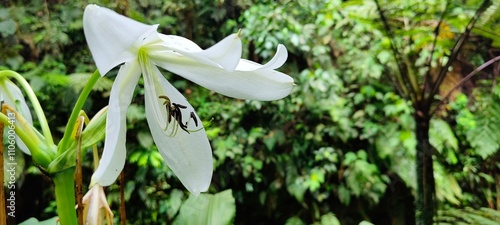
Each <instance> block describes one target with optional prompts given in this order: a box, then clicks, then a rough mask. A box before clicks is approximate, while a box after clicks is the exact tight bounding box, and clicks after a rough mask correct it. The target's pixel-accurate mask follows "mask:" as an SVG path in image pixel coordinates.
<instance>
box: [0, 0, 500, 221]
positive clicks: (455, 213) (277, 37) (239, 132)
mask: <svg viewBox="0 0 500 225" xmlns="http://www.w3.org/2000/svg"><path fill="white" fill-rule="evenodd" d="M482 2H483V1H480V0H456V1H445V0H424V1H421V0H380V1H379V4H380V6H381V8H377V5H376V2H375V1H372V0H353V1H341V0H331V1H328V0H309V1H307V0H297V1H292V0H288V1H287V0H280V1H270V0H269V1H268V0H261V1H252V0H190V1H182V0H168V1H161V0H141V1H136V0H118V1H64V0H46V1H37V0H33V1H18V0H1V1H0V37H1V39H0V67H1V68H2V69H11V70H15V71H17V72H19V73H21V74H22V75H23V76H24V77H25V78H26V79H28V81H29V82H30V84H31V85H32V87H33V89H34V90H35V92H36V94H37V96H38V98H39V100H40V101H41V102H42V106H43V108H44V110H45V114H46V115H47V117H48V120H49V124H50V126H51V129H52V132H53V133H54V136H55V138H56V139H57V138H61V136H62V132H63V128H64V126H65V123H66V121H67V119H68V117H69V114H70V112H71V110H72V107H73V105H74V103H75V101H76V98H77V97H78V95H79V92H80V91H81V90H82V88H83V85H84V84H85V81H86V79H88V78H89V76H90V74H91V73H92V72H93V71H95V69H96V67H95V65H94V63H93V59H92V57H91V55H90V52H89V50H88V47H87V45H86V42H85V39H84V35H83V31H82V15H83V10H84V8H85V6H86V5H87V4H89V3H96V4H99V5H102V6H106V7H109V8H111V9H114V10H116V11H117V12H119V13H121V14H124V15H127V16H129V17H131V18H134V19H136V20H138V21H141V22H144V23H147V24H159V31H160V32H162V33H165V34H173V35H179V36H183V37H186V38H189V39H191V40H193V41H194V42H196V43H198V44H199V45H200V46H201V47H202V48H208V47H210V46H211V45H213V44H214V43H216V42H218V41H220V40H222V39H223V38H224V37H225V36H227V35H229V34H232V33H236V32H238V31H240V30H241V35H240V36H241V39H242V40H243V42H244V55H243V58H248V59H251V60H254V61H257V62H260V63H265V62H267V61H268V60H269V59H270V58H271V57H272V56H273V55H274V53H275V51H276V47H277V45H278V44H279V43H281V44H284V45H285V46H286V47H287V49H288V51H289V59H288V61H287V63H286V64H285V66H283V67H282V68H280V69H279V70H280V71H282V72H285V73H287V74H290V75H291V76H292V77H293V78H294V80H295V82H296V85H295V87H294V89H293V91H292V93H291V94H290V96H288V97H286V98H284V99H282V100H277V101H272V102H258V101H245V100H238V99H231V98H227V97H225V96H222V95H219V94H217V93H214V92H212V91H210V90H207V89H204V88H202V87H200V86H197V85H196V84H193V83H191V82H189V81H186V80H184V79H182V78H180V77H178V76H176V75H174V74H169V73H168V72H166V71H164V74H165V75H166V76H167V78H168V79H169V81H170V82H172V83H173V84H174V86H175V87H177V88H178V89H179V90H180V91H181V93H183V94H184V95H185V96H186V98H187V99H188V100H189V102H190V103H191V104H192V105H193V106H194V108H195V109H196V110H197V113H198V114H199V116H200V118H201V119H202V120H204V121H205V122H208V121H211V122H210V124H209V125H208V126H207V127H206V130H207V134H208V136H209V140H210V142H211V144H212V148H213V157H214V166H215V170H214V176H213V180H212V185H211V187H210V190H209V193H219V192H222V191H226V190H230V192H229V193H230V194H231V195H229V197H231V196H232V197H233V198H234V201H233V202H232V203H231V201H229V204H226V205H223V206H222V207H227V209H224V210H225V213H224V214H225V215H224V216H226V217H229V218H230V220H231V221H232V223H234V224H241V225H250V224H252V225H253V224H289V225H294V224H297V225H299V224H324V225H327V224H337V223H341V224H359V223H360V222H362V221H365V222H370V223H373V224H415V202H416V198H417V197H418V194H417V189H416V187H417V182H416V178H417V174H416V162H417V161H416V155H417V143H418V142H419V141H425V140H419V139H418V138H417V135H416V131H417V130H416V123H415V118H416V117H415V115H418V113H419V111H418V110H415V108H416V107H415V104H414V103H415V101H416V100H418V99H412V98H411V95H409V94H408V92H407V93H405V91H404V90H403V91H402V90H401V89H404V87H408V84H407V83H405V82H404V80H403V82H398V81H399V80H398V76H401V70H400V69H401V67H400V66H401V64H404V65H406V68H407V71H412V73H411V74H410V75H411V76H413V78H414V79H415V80H416V81H417V86H413V87H414V88H416V89H422V90H423V89H424V88H425V87H424V85H426V83H424V82H425V79H426V78H425V77H427V78H428V79H436V77H438V76H439V75H438V74H439V73H438V72H439V70H440V69H441V68H442V67H443V66H445V64H446V62H448V61H449V60H453V63H452V64H451V66H450V67H449V69H448V71H447V75H446V77H445V78H444V80H443V82H442V85H441V86H440V88H439V91H438V92H437V93H436V95H435V96H433V97H432V101H430V102H431V103H432V105H431V109H430V112H432V117H431V119H430V122H429V127H430V128H429V137H428V140H427V141H428V142H429V143H430V144H431V146H432V149H433V157H432V160H433V175H434V178H435V190H436V192H435V199H436V201H435V208H436V215H435V217H434V219H435V220H436V221H440V222H442V223H443V224H445V223H449V224H459V223H461V222H462V223H464V224H494V222H495V221H498V220H499V219H500V211H499V210H500V175H499V174H500V161H499V159H500V155H499V151H498V150H499V148H500V101H499V100H500V85H499V84H498V75H499V71H500V64H499V63H498V62H495V63H493V64H491V66H489V67H486V68H485V69H483V70H482V71H481V72H480V73H478V74H476V75H475V76H473V77H471V78H470V79H466V80H464V81H463V82H461V80H463V79H464V78H465V77H466V76H467V75H468V74H469V73H470V72H471V71H473V70H474V69H476V68H477V67H479V66H481V65H483V64H484V63H485V62H487V61H489V60H491V59H493V58H495V57H497V56H498V55H499V53H500V51H499V47H500V36H499V34H500V22H499V21H500V16H499V15H500V13H499V12H500V3H499V1H492V2H491V3H490V4H488V5H487V8H486V9H485V10H484V12H483V13H482V14H481V15H480V17H479V19H478V20H477V22H476V24H475V27H474V29H472V30H471V31H470V32H469V34H468V38H467V39H466V40H465V42H464V44H463V45H462V47H461V49H460V51H458V54H457V55H456V56H455V57H451V56H452V53H453V47H454V46H455V43H456V42H457V40H458V39H459V38H460V36H461V34H462V33H463V32H464V31H465V30H466V27H467V25H468V24H469V21H470V20H471V18H472V17H473V16H474V15H475V13H476V10H478V8H479V7H480V5H481V4H482ZM445 9H446V11H445ZM443 11H445V12H446V13H443ZM381 14H383V15H384V16H385V21H383V20H382V19H381V17H380V15H381ZM384 25H387V26H388V27H389V28H390V29H387V28H388V27H387V26H384ZM437 25H439V27H440V29H439V32H436V27H437ZM388 31H390V32H388ZM394 46H395V47H397V48H398V49H397V50H398V51H397V52H395V51H394V49H393V48H391V47H394ZM431 52H433V58H432V60H429V59H430V55H431ZM395 56H396V57H395ZM398 58H399V59H398ZM116 73H117V70H116V69H115V70H113V71H111V72H110V73H109V74H108V75H107V76H106V77H103V78H102V79H101V80H100V81H99V82H98V84H97V85H96V86H95V88H94V91H93V93H92V94H91V96H90V98H89V100H88V101H87V103H86V105H85V107H84V109H85V111H86V112H87V114H89V115H90V116H92V115H94V114H95V113H96V112H97V111H98V110H99V109H101V108H102V107H104V106H106V105H107V104H108V97H109V91H110V88H111V84H112V81H113V79H114V77H115V75H116ZM141 82H142V81H141ZM460 82H461V83H460ZM459 83H460V86H459V87H458V88H456V89H453V88H454V87H455V86H456V85H458V84H459ZM142 84H143V83H141V85H142ZM141 85H139V87H138V88H137V89H136V95H135V97H134V99H133V102H132V105H131V106H130V108H129V111H128V114H127V121H128V133H127V147H128V153H127V154H128V157H127V162H126V166H125V170H124V172H125V180H126V183H125V186H124V188H125V197H126V203H127V204H126V212H127V223H128V224H172V223H173V222H174V221H175V220H176V218H177V217H179V215H180V208H181V206H182V204H183V203H184V202H185V200H186V199H187V198H188V195H189V193H188V192H187V191H186V190H185V189H184V188H183V186H182V184H180V182H179V181H178V180H177V179H176V178H175V175H174V174H173V173H172V171H170V170H169V168H168V167H166V166H165V165H164V163H163V160H162V158H161V156H160V154H159V153H158V151H157V149H156V146H155V145H154V143H153V140H152V138H151V135H150V133H149V128H148V127H147V122H146V118H145V112H144V91H143V87H142V86H141ZM411 87H412V86H410V88H411ZM448 94H450V95H449V97H448V98H446V99H445V97H446V96H447V95H448ZM442 99H445V100H444V101H443V102H441V100H442ZM440 102H441V103H442V104H439V103H440ZM429 115H430V114H429ZM100 147H101V149H102V144H101V146H100ZM17 156H18V162H19V164H18V166H19V169H20V171H21V170H22V171H23V172H22V173H20V174H19V178H18V184H19V185H18V191H19V194H18V195H17V196H19V199H18V200H17V208H16V211H17V214H16V215H17V216H18V218H16V220H17V221H18V222H20V221H23V220H25V219H28V218H30V217H36V218H39V219H40V220H43V219H48V218H52V217H54V216H55V215H56V211H55V210H56V209H55V202H54V196H53V189H52V185H51V181H50V179H48V178H47V177H46V176H45V175H43V174H42V173H41V172H40V171H39V170H38V169H37V168H36V167H35V166H34V165H33V164H32V162H31V159H30V157H29V156H26V155H22V154H17ZM91 159H92V157H91V151H88V154H86V159H85V163H84V183H85V184H88V182H89V179H90V176H91V174H92V161H91ZM119 189H120V187H119V185H118V183H117V184H114V185H112V186H110V187H108V188H107V189H106V191H107V193H108V200H109V201H110V203H111V207H112V208H113V210H114V212H115V221H118V219H119V212H118V206H119V201H120V199H119ZM365 222H363V223H365ZM177 223H180V222H177Z"/></svg>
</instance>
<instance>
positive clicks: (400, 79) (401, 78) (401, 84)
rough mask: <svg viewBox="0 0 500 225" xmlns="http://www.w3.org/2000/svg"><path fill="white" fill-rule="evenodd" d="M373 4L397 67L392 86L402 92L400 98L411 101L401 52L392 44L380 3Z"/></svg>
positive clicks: (392, 38)
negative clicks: (375, 6) (395, 79)
mask: <svg viewBox="0 0 500 225" xmlns="http://www.w3.org/2000/svg"><path fill="white" fill-rule="evenodd" d="M375 4H376V5H377V10H378V13H379V16H380V20H381V21H382V25H383V27H384V29H385V31H386V33H387V36H388V37H389V40H390V46H391V50H392V54H393V55H394V58H395V59H396V64H397V66H398V70H399V74H396V78H397V82H394V79H391V80H393V82H394V85H396V88H397V89H398V90H400V92H402V96H403V97H404V98H410V99H412V100H413V98H414V97H415V96H412V94H410V93H408V87H407V86H406V84H409V83H410V82H409V81H408V79H405V78H407V77H406V76H405V74H407V72H406V67H405V66H404V65H405V64H404V60H402V59H401V51H399V49H398V48H397V46H396V44H395V43H394V36H395V35H394V34H393V33H392V30H391V27H390V26H389V23H388V22H387V18H385V15H384V13H383V11H382V7H380V3H379V2H378V0H375ZM410 91H412V92H413V89H411V88H410Z"/></svg>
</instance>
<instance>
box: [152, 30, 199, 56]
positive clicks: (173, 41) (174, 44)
mask: <svg viewBox="0 0 500 225" xmlns="http://www.w3.org/2000/svg"><path fill="white" fill-rule="evenodd" d="M159 36H160V38H161V39H162V40H163V41H164V43H163V46H165V47H167V48H168V49H173V48H175V49H180V50H183V51H191V52H198V51H203V49H201V48H200V46H198V45H197V44H196V43H194V42H193V41H191V40H189V39H187V38H185V37H181V36H177V35H165V34H159Z"/></svg>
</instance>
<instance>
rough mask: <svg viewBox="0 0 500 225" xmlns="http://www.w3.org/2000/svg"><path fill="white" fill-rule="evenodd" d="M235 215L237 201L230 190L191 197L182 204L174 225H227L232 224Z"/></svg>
mask: <svg viewBox="0 0 500 225" xmlns="http://www.w3.org/2000/svg"><path fill="white" fill-rule="evenodd" d="M235 215H236V206H235V200H234V197H233V192H232V190H230V189H229V190H226V191H223V192H219V193H217V194H205V193H202V194H200V195H199V196H195V195H190V196H189V198H188V199H187V200H186V201H185V202H184V204H182V206H181V209H180V211H179V215H178V216H177V217H176V218H175V220H174V223H173V224H174V225H190V224H207V225H226V224H232V222H233V219H234V217H235Z"/></svg>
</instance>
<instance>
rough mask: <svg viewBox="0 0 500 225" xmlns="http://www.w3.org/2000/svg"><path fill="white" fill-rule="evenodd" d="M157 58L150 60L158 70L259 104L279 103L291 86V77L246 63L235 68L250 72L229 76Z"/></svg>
mask: <svg viewBox="0 0 500 225" xmlns="http://www.w3.org/2000/svg"><path fill="white" fill-rule="evenodd" d="M156 54H157V53H155V54H152V55H151V58H152V59H153V60H154V61H155V63H156V64H157V65H158V66H160V67H162V68H164V69H166V70H169V71H171V72H173V73H175V74H177V75H180V76H182V77H184V78H186V79H188V80H191V81H193V82H195V83H197V84H199V85H201V86H203V87H205V88H207V89H210V90H213V91H215V92H218V93H220V94H223V95H226V96H229V97H233V98H241V99H249V100H260V101H270V100H276V99H281V98H284V97H286V96H287V95H288V94H290V92H291V91H292V88H293V85H294V82H293V79H292V78H291V77H290V76H288V75H286V74H284V73H281V72H278V71H275V70H270V69H260V68H261V67H263V66H262V65H260V64H257V63H254V62H251V61H248V60H240V63H239V64H238V67H240V66H241V65H243V66H242V67H244V68H247V69H248V68H249V67H250V66H252V70H249V71H241V70H238V67H237V68H236V69H237V70H234V71H232V72H228V71H226V70H224V69H222V68H219V67H215V66H207V65H206V64H204V63H200V62H198V61H195V60H193V59H191V58H188V57H184V56H181V55H178V56H175V55H171V54H170V55H168V54H163V55H161V56H158V55H156ZM280 60H281V59H280ZM280 60H276V61H277V62H279V61H280ZM247 64H248V65H247ZM276 64H277V63H276Z"/></svg>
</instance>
